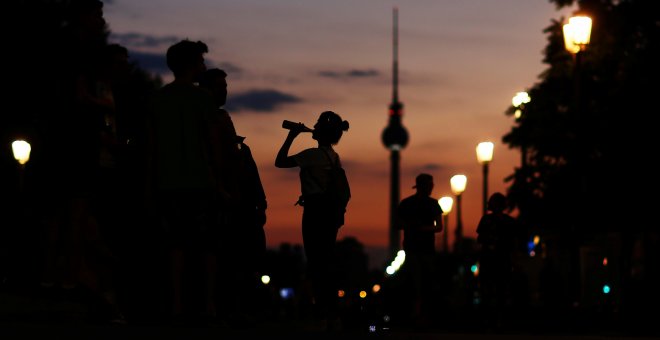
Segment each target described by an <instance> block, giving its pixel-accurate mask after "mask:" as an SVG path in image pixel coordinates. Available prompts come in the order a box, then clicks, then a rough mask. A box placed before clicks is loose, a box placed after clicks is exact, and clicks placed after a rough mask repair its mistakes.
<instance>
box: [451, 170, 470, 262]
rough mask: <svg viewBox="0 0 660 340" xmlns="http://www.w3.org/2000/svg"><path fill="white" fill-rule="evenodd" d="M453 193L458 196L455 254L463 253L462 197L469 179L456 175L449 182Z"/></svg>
mask: <svg viewBox="0 0 660 340" xmlns="http://www.w3.org/2000/svg"><path fill="white" fill-rule="evenodd" d="M449 183H450V184H451V191H452V192H453V193H454V195H456V230H455V231H454V233H455V239H454V252H460V251H461V248H462V247H461V244H463V221H462V220H461V195H462V194H463V191H465V187H466V186H467V177H466V176H465V175H454V176H452V178H451V179H450V180H449Z"/></svg>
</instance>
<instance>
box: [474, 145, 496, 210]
mask: <svg viewBox="0 0 660 340" xmlns="http://www.w3.org/2000/svg"><path fill="white" fill-rule="evenodd" d="M493 148H494V145H493V143H491V142H481V143H479V145H477V161H478V162H479V164H481V165H482V166H483V177H484V186H483V214H484V215H486V211H487V209H488V164H490V162H491V161H492V160H493Z"/></svg>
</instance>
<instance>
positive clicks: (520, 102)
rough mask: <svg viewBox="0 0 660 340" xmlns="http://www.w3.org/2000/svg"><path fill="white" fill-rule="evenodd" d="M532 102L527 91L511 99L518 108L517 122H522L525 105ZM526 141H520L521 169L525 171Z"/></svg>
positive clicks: (517, 93)
mask: <svg viewBox="0 0 660 340" xmlns="http://www.w3.org/2000/svg"><path fill="white" fill-rule="evenodd" d="M531 101H532V98H531V97H530V96H529V94H528V93H527V92H525V91H521V92H516V95H515V96H513V98H512V99H511V104H513V107H515V108H516V111H515V113H514V117H515V118H516V122H520V121H521V120H522V119H523V116H524V114H525V104H528V103H529V102H531ZM525 144H526V141H524V140H522V139H521V141H520V169H525V167H526V166H527V146H526V145H525Z"/></svg>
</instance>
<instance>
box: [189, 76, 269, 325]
mask: <svg viewBox="0 0 660 340" xmlns="http://www.w3.org/2000/svg"><path fill="white" fill-rule="evenodd" d="M226 78H227V73H226V72H225V71H223V70H221V69H217V68H213V69H209V70H207V71H206V72H204V74H203V75H202V77H201V78H200V81H199V86H200V87H201V88H204V89H206V90H208V91H210V93H211V94H212V96H213V98H214V100H215V104H216V106H217V112H216V113H217V114H216V116H215V117H214V119H215V120H216V124H213V126H214V127H215V128H216V129H215V130H214V131H215V133H214V137H213V140H214V141H215V142H216V143H217V144H219V145H220V146H221V147H220V148H218V151H219V152H220V154H219V155H217V157H219V160H218V164H219V165H218V169H219V171H220V173H219V174H218V176H219V177H221V182H222V183H224V189H225V190H226V191H227V194H228V197H229V200H228V201H227V202H222V203H220V204H219V207H218V208H219V210H220V214H221V215H222V216H224V219H225V223H226V228H224V237H223V238H224V240H225V242H222V244H221V248H222V249H221V252H222V253H223V254H226V256H227V257H228V258H232V259H233V260H232V261H229V263H226V264H225V265H226V266H228V267H229V271H230V272H231V273H232V275H231V278H229V279H228V280H223V281H222V285H221V286H222V287H226V289H221V290H223V291H231V292H234V294H231V295H230V297H229V299H230V300H231V301H229V306H228V307H229V309H230V310H229V311H227V313H228V315H224V317H225V318H227V319H228V321H229V322H230V323H233V324H235V325H242V324H245V323H252V322H253V321H254V317H253V316H254V314H255V312H256V309H257V305H256V301H255V300H254V299H255V296H256V295H257V294H256V293H257V292H256V290H257V288H258V284H259V282H258V273H259V271H261V270H263V267H262V265H263V262H264V256H265V254H266V234H265V232H264V229H263V227H264V225H265V223H266V208H267V202H266V193H265V191H264V188H263V185H262V183H261V178H260V176H259V169H258V168H257V164H256V162H255V160H254V158H253V157H252V152H251V150H250V148H249V147H248V145H247V144H245V142H244V141H245V137H243V136H238V135H237V134H236V129H235V126H234V124H233V122H232V120H231V116H230V115H229V113H228V112H227V111H226V110H224V109H223V108H222V107H223V106H224V105H225V103H226V101H227V79H226Z"/></svg>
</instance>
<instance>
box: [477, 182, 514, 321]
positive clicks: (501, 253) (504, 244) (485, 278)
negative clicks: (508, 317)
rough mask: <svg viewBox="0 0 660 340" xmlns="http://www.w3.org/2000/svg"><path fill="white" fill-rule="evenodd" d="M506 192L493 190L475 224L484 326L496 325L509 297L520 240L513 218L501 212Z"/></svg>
mask: <svg viewBox="0 0 660 340" xmlns="http://www.w3.org/2000/svg"><path fill="white" fill-rule="evenodd" d="M506 207H507V204H506V196H504V195H503V194H502V193H499V192H496V193H494V194H492V195H491V196H490V198H489V199H488V210H489V211H490V213H489V214H486V215H484V216H483V217H481V220H480V221H479V225H478V226H477V235H478V236H477V242H478V243H479V245H480V246H481V249H480V255H479V280H480V282H479V287H480V291H481V298H482V301H483V306H484V311H485V313H486V314H485V318H486V319H485V322H486V323H487V326H495V327H499V326H500V325H501V322H502V313H503V309H504V308H505V307H506V306H507V304H508V303H509V300H510V299H511V283H512V278H513V276H512V275H513V256H514V254H515V251H516V246H517V244H518V242H519V240H520V238H519V237H520V233H521V230H520V228H519V225H518V223H517V221H516V220H515V219H514V218H513V217H511V216H510V215H508V214H507V213H505V212H504V210H505V209H506Z"/></svg>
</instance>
